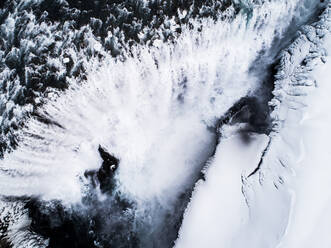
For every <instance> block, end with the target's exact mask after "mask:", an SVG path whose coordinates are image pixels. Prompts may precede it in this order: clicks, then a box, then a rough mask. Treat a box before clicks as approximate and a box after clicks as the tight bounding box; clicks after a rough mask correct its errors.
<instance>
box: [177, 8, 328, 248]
mask: <svg viewBox="0 0 331 248" xmlns="http://www.w3.org/2000/svg"><path fill="white" fill-rule="evenodd" d="M322 20H323V22H319V23H318V24H315V26H314V28H312V27H305V28H304V30H306V31H307V30H309V32H308V33H307V32H304V33H305V35H304V36H300V37H299V38H298V39H297V40H296V41H295V42H294V43H293V44H292V45H291V47H290V48H289V51H291V52H292V53H291V55H290V56H289V60H288V63H287V62H285V64H286V66H284V67H282V65H281V66H280V68H281V69H280V72H279V73H280V74H282V76H279V77H278V79H279V81H277V83H278V86H277V87H276V89H275V91H274V94H275V96H276V98H278V97H281V99H282V101H281V102H280V105H278V106H277V107H276V109H275V110H274V116H275V122H276V125H275V131H274V132H272V133H271V141H270V144H269V146H268V138H267V137H266V136H265V135H257V134H251V137H250V139H248V141H246V142H245V143H243V141H242V138H241V137H240V135H241V134H240V133H239V132H234V133H233V134H232V135H231V134H230V135H228V136H227V137H225V138H221V140H220V144H219V145H218V148H217V152H216V154H215V156H214V158H213V159H212V161H211V162H210V165H209V168H208V169H207V172H206V181H205V182H203V181H200V182H199V183H198V184H197V185H196V189H195V193H194V194H193V196H192V200H191V202H190V204H189V206H188V209H187V210H186V213H185V216H184V222H183V225H182V227H181V230H180V233H179V238H178V240H177V242H176V247H177V248H185V247H203V246H204V245H206V246H207V247H231V248H233V247H238V248H239V247H252V248H265V247H277V248H280V247H282V248H294V247H307V248H308V247H321V248H327V247H330V246H331V236H330V234H329V230H330V227H331V224H330V223H331V222H330V221H331V193H330V186H331V180H330V172H331V167H330V165H331V153H330V148H329V145H328V144H329V142H330V139H331V134H330V122H331V112H330V106H331V98H330V92H331V78H330V71H331V61H330V57H327V58H325V57H324V56H325V55H326V54H330V53H331V36H330V32H329V30H330V10H327V11H326V12H325V13H324V14H323V16H322ZM316 27H317V29H319V30H315V28H316ZM323 30H324V31H323ZM315 31H316V32H315ZM314 34H322V35H321V36H320V37H323V38H322V39H319V38H318V36H316V35H315V36H314ZM324 34H325V36H324ZM307 37H308V39H307ZM312 54H313V55H312ZM321 54H322V55H321ZM283 56H284V57H285V58H284V57H283V59H284V60H285V61H286V60H287V57H286V56H287V55H286V52H285V54H283ZM304 60H305V61H306V62H307V63H305V65H306V67H304V66H302V61H304ZM325 61H327V62H326V63H325V64H324V62H325ZM284 68H285V71H284V70H283V69H284ZM282 70H283V71H282ZM294 78H295V79H294ZM309 82H313V83H309ZM290 93H291V94H290ZM294 93H296V94H294ZM238 133H239V134H238ZM266 147H268V148H267V150H266V152H265V154H263V156H261V154H262V153H263V151H264V149H265V148H266ZM261 157H263V160H262V163H261V164H260V165H259V162H260V159H261ZM258 165H259V166H260V167H259V170H257V171H256V173H255V174H253V175H250V174H251V172H252V171H254V170H255V167H257V166H258ZM254 166H255V167H254Z"/></svg>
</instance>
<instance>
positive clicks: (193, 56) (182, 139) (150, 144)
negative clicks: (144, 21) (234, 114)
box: [0, 0, 324, 247]
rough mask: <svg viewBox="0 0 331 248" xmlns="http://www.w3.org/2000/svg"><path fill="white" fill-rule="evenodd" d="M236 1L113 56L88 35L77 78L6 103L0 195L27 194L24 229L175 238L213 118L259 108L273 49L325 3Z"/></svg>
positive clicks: (63, 236)
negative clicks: (7, 132) (217, 14)
mask: <svg viewBox="0 0 331 248" xmlns="http://www.w3.org/2000/svg"><path fill="white" fill-rule="evenodd" d="M41 2H43V1H41ZM234 3H236V4H235V5H233V6H236V7H229V8H227V9H225V10H224V11H225V12H226V13H225V14H224V13H223V15H224V17H223V18H219V19H216V20H215V18H212V17H204V18H202V17H191V19H190V21H189V24H186V23H184V22H183V24H181V25H180V28H181V31H180V33H177V34H176V35H175V36H174V38H173V39H170V40H168V41H164V40H162V39H161V38H159V39H158V38H156V39H153V44H152V45H149V46H148V45H146V44H134V45H132V46H130V48H128V49H127V50H126V51H124V52H123V54H122V55H121V56H120V57H117V58H114V57H113V55H114V54H109V53H107V51H106V50H104V46H103V43H102V42H100V43H98V39H97V41H96V40H95V39H94V38H93V39H92V38H91V39H90V41H89V42H91V44H90V45H88V47H87V48H86V49H87V50H88V49H91V48H89V47H92V48H93V49H94V50H93V52H92V53H91V54H90V56H91V57H90V58H88V59H86V61H85V62H84V63H85V65H84V66H85V67H86V68H87V69H86V76H84V77H83V79H82V78H81V77H79V79H78V76H77V77H75V76H74V75H73V76H71V77H70V78H69V77H67V78H66V80H67V82H68V86H67V89H66V90H64V91H61V90H53V91H50V92H47V97H46V96H45V98H44V99H43V100H42V104H39V105H38V106H37V108H35V107H34V109H33V111H32V114H31V113H30V114H29V108H28V107H27V108H24V111H23V110H22V112H21V111H20V109H19V108H15V110H16V112H17V113H16V112H15V110H14V111H13V114H14V115H15V114H17V118H22V120H24V123H23V124H22V125H21V126H20V128H18V130H15V131H13V135H14V137H15V145H13V147H14V149H12V150H8V152H5V153H4V157H3V159H2V160H1V161H0V169H1V171H0V194H1V195H3V196H6V197H9V198H11V199H17V200H19V199H21V200H22V199H23V202H27V205H26V208H27V209H28V210H29V211H28V215H29V216H30V218H32V222H31V226H32V231H34V232H36V233H37V234H40V235H41V236H43V237H44V238H45V239H47V238H50V239H49V240H48V242H49V245H50V247H171V246H173V244H174V241H175V240H176V238H177V233H178V230H179V227H180V225H181V221H182V215H183V213H184V210H185V208H186V205H187V203H188V202H189V199H190V196H191V192H192V190H193V187H194V184H195V183H196V181H197V180H198V179H200V178H201V177H202V174H201V171H202V169H203V168H204V167H205V165H206V164H207V163H208V160H209V158H210V157H211V156H213V154H214V153H215V149H216V146H217V144H218V134H217V132H216V128H217V125H218V124H219V120H220V119H222V118H223V116H224V115H225V114H227V113H229V109H230V108H231V107H232V106H234V105H235V104H236V103H237V102H238V101H239V100H241V99H244V98H246V99H256V98H257V99H259V100H258V101H257V103H256V104H257V105H259V104H262V105H263V106H261V107H258V106H255V107H254V108H253V109H251V111H253V112H254V111H256V109H263V110H264V111H266V109H267V107H266V105H265V104H266V103H267V102H268V101H269V100H271V99H270V98H271V97H272V96H271V93H270V92H271V90H272V86H271V87H270V85H272V82H270V80H273V77H272V75H270V73H272V68H273V65H274V64H275V63H276V61H277V56H278V54H279V52H280V51H281V49H282V48H284V47H286V46H287V45H288V44H290V42H291V41H292V39H293V37H295V35H296V34H295V32H296V31H297V29H298V28H299V27H300V26H301V25H303V24H305V23H309V21H310V20H312V19H313V18H314V17H316V16H317V15H318V14H319V11H318V10H319V8H321V7H322V6H324V5H323V4H322V3H319V1H306V0H302V1H300V0H283V1H276V0H275V1H234ZM36 4H37V5H38V4H39V3H36ZM220 4H222V1H220ZM223 4H225V3H223ZM238 6H239V7H240V8H239V7H238ZM203 8H204V6H202V7H201V9H203ZM238 8H239V9H238ZM178 13H179V15H180V16H182V18H183V19H184V18H185V15H188V14H187V11H186V10H183V11H179V12H178ZM8 22H9V21H8ZM165 22H166V23H168V24H167V25H170V26H173V28H170V31H173V32H175V31H176V28H178V19H177V20H176V18H172V19H169V20H167V21H165ZM7 25H9V24H7ZM54 25H57V24H54ZM52 27H53V26H52ZM161 29H162V28H160V30H161ZM156 30H157V29H156ZM161 31H162V30H161ZM161 31H160V32H161ZM93 35H94V34H93ZM140 35H143V33H141V34H140ZM93 37H94V36H93ZM70 49H73V48H70ZM95 50H97V51H99V52H95ZM80 53H81V52H80ZM72 54H75V52H74V50H71V56H73V55H72ZM77 54H79V52H77ZM100 54H102V59H100ZM77 56H78V55H77ZM79 56H81V55H79ZM82 56H84V54H83V55H82ZM55 59H56V58H54V64H57V63H58V62H57V61H56V60H55ZM63 61H64V64H66V63H69V59H67V60H66V59H65V57H64V58H63ZM89 65H90V67H89ZM63 70H65V65H64V66H63ZM8 104H11V103H10V102H8ZM8 106H9V105H8ZM8 108H9V107H8ZM230 112H231V111H230ZM5 113H6V112H5ZM21 113H23V114H24V115H23V117H22V116H21V117H20V115H21ZM26 113H27V114H26ZM25 114H26V115H25ZM264 114H265V115H267V114H268V113H264ZM26 116H27V117H26ZM262 121H265V122H269V121H270V120H268V118H267V117H265V119H264V120H262ZM251 124H252V123H251ZM266 125H269V123H266ZM252 128H253V129H254V127H252ZM100 167H101V169H100ZM108 184H109V185H112V186H111V187H108V186H107V185H108ZM80 236H84V237H80ZM23 241H24V242H27V241H26V240H23ZM17 242H19V241H17ZM46 243H47V242H46ZM41 246H42V245H41ZM16 247H23V246H20V244H18V245H16ZM24 247H25V246H24ZM31 247H33V246H31Z"/></svg>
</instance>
